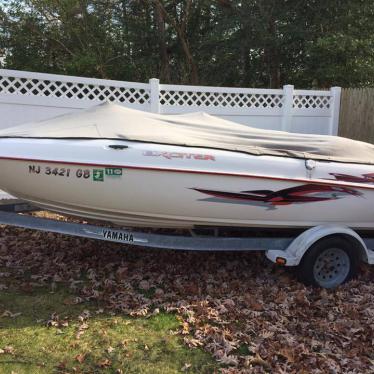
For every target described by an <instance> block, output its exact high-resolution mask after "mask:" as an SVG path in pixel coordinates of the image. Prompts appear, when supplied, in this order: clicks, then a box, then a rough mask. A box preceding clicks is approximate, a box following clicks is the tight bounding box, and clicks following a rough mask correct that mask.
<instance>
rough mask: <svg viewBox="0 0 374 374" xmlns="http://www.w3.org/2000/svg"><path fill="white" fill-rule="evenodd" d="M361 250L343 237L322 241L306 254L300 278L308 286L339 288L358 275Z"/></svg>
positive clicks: (332, 237)
mask: <svg viewBox="0 0 374 374" xmlns="http://www.w3.org/2000/svg"><path fill="white" fill-rule="evenodd" d="M358 265H359V248H358V246H357V244H355V243H353V242H352V241H350V240H347V239H345V238H344V237H341V236H330V237H327V238H324V239H320V240H319V241H317V242H316V243H315V244H313V245H312V246H311V247H310V248H309V250H308V251H307V252H306V253H305V254H304V256H303V258H302V259H301V262H300V265H299V266H298V269H297V271H298V278H299V280H300V281H302V282H303V283H304V284H305V285H307V286H316V287H323V288H334V287H337V286H339V285H341V284H343V283H345V282H347V281H349V280H350V279H352V278H353V277H355V276H356V275H357V270H358Z"/></svg>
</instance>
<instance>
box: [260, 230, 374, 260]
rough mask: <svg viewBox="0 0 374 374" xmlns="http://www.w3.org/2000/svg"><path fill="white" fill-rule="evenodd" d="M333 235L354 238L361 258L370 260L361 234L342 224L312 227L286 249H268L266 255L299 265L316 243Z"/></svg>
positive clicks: (272, 258)
mask: <svg viewBox="0 0 374 374" xmlns="http://www.w3.org/2000/svg"><path fill="white" fill-rule="evenodd" d="M331 235H341V236H344V237H346V238H347V239H350V240H352V241H353V242H354V243H355V244H357V245H358V247H359V249H360V253H359V256H360V258H361V259H362V260H364V261H366V262H368V258H369V251H368V248H367V247H366V244H365V243H364V241H363V239H362V238H361V237H360V235H358V234H357V233H356V232H355V231H353V230H352V229H350V228H349V227H346V226H340V225H320V226H315V227H312V228H310V229H308V230H306V231H304V232H303V233H301V234H300V235H299V236H297V237H296V238H295V239H294V240H293V241H292V242H291V244H290V245H289V246H288V247H287V248H286V249H285V250H268V251H266V257H267V258H268V259H269V260H270V261H273V262H276V263H283V264H284V265H286V266H297V265H299V263H300V261H301V259H302V257H303V256H304V254H305V253H306V252H307V251H308V249H309V248H310V247H311V246H312V245H313V244H314V243H316V242H317V241H318V240H320V239H322V238H325V237H327V236H331Z"/></svg>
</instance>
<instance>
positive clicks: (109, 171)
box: [105, 168, 122, 177]
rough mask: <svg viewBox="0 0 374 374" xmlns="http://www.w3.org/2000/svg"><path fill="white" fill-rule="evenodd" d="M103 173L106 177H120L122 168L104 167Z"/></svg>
mask: <svg viewBox="0 0 374 374" xmlns="http://www.w3.org/2000/svg"><path fill="white" fill-rule="evenodd" d="M105 175H106V176H108V177H121V176H122V168H105Z"/></svg>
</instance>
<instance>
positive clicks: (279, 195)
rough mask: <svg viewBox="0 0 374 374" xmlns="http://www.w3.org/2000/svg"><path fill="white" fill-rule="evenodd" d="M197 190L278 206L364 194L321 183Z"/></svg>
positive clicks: (227, 199)
mask: <svg viewBox="0 0 374 374" xmlns="http://www.w3.org/2000/svg"><path fill="white" fill-rule="evenodd" d="M192 189H193V190H195V191H198V192H201V193H203V194H206V195H209V196H212V197H213V198H214V199H213V200H211V199H204V200H209V201H215V202H222V203H235V202H240V203H242V204H250V205H257V206H264V207H271V208H273V209H274V208H276V207H277V206H279V205H291V204H303V203H314V202H320V201H330V200H337V199H341V198H344V197H346V196H362V193H361V192H359V191H356V190H354V189H352V188H348V187H340V186H328V185H321V184H314V183H309V184H304V185H301V186H296V187H290V188H285V189H283V190H279V191H272V190H253V191H241V192H227V191H214V190H206V189H202V188H192Z"/></svg>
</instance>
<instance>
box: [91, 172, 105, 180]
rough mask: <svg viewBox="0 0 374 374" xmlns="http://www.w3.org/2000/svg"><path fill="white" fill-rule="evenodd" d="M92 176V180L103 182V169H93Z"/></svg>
mask: <svg viewBox="0 0 374 374" xmlns="http://www.w3.org/2000/svg"><path fill="white" fill-rule="evenodd" d="M92 178H93V180H94V182H104V170H103V169H93V172H92Z"/></svg>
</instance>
